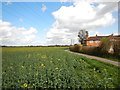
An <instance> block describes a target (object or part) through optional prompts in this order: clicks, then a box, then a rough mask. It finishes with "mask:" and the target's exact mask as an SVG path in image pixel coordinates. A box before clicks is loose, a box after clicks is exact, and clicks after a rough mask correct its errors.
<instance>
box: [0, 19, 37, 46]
mask: <svg viewBox="0 0 120 90" xmlns="http://www.w3.org/2000/svg"><path fill="white" fill-rule="evenodd" d="M36 34H37V30H36V29H35V28H33V27H30V28H29V29H26V28H23V27H22V28H17V27H13V26H12V25H11V23H9V22H4V21H2V20H0V45H32V43H34V42H35V38H36Z"/></svg>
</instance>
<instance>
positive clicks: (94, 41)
mask: <svg viewBox="0 0 120 90" xmlns="http://www.w3.org/2000/svg"><path fill="white" fill-rule="evenodd" d="M106 37H109V38H110V40H111V41H112V42H115V41H119V40H120V35H113V34H111V35H109V36H98V35H96V36H92V37H88V36H86V45H87V46H95V47H97V46H99V45H100V43H101V39H102V38H106Z"/></svg>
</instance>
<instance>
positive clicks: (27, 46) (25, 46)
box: [0, 45, 70, 47]
mask: <svg viewBox="0 0 120 90" xmlns="http://www.w3.org/2000/svg"><path fill="white" fill-rule="evenodd" d="M69 46H70V45H48V46H39V45H38V46H33V45H31V46H6V45H4V46H0V47H69Z"/></svg>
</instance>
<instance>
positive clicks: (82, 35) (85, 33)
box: [78, 29, 88, 45]
mask: <svg viewBox="0 0 120 90" xmlns="http://www.w3.org/2000/svg"><path fill="white" fill-rule="evenodd" d="M78 37H79V42H80V43H81V44H82V45H86V39H87V37H88V31H86V30H84V29H83V30H80V32H79V33H78Z"/></svg>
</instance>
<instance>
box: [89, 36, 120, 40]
mask: <svg viewBox="0 0 120 90" xmlns="http://www.w3.org/2000/svg"><path fill="white" fill-rule="evenodd" d="M105 37H110V38H113V39H120V35H115V36H113V35H109V36H97V35H96V36H92V37H88V38H87V40H88V41H90V40H93V41H94V40H100V39H102V38H105Z"/></svg>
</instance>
